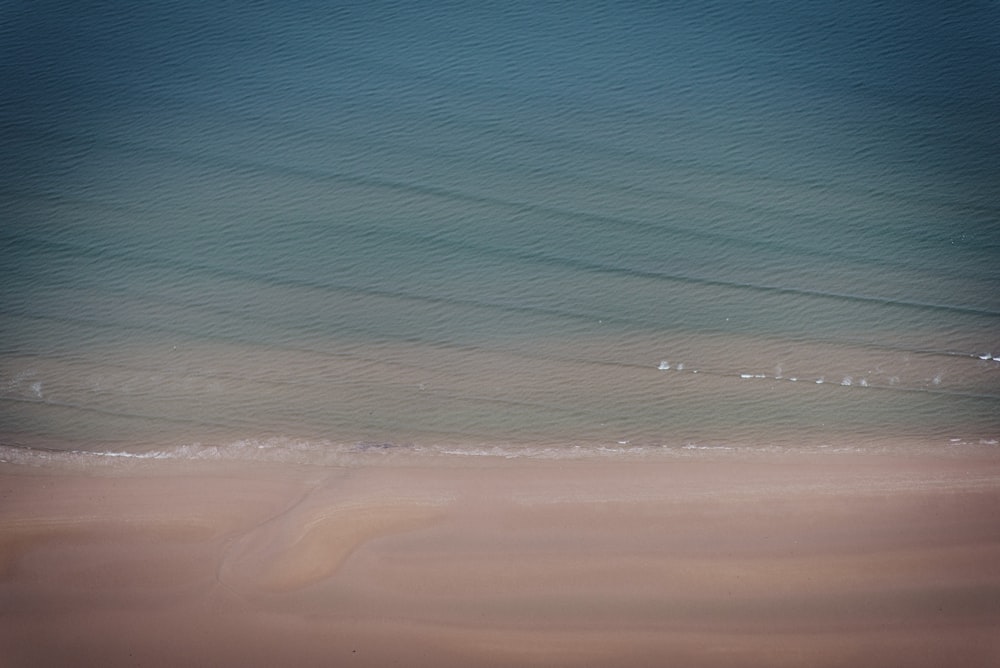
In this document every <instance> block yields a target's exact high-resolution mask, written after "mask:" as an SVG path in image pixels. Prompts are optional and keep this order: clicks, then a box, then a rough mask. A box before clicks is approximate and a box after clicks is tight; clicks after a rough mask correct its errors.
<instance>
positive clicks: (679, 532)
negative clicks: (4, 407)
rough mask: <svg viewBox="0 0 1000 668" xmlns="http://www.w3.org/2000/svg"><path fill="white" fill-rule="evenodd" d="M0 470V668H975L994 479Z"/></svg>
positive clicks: (999, 595) (983, 463)
mask: <svg viewBox="0 0 1000 668" xmlns="http://www.w3.org/2000/svg"><path fill="white" fill-rule="evenodd" d="M2 466H3V467H4V468H0V665H3V666H70V665H72V666H102V667H105V666H146V667H149V666H194V665H204V666H391V665H400V666H434V667H448V666H535V665H540V666H602V667H604V666H663V665H678V666H804V665H808V666H908V667H913V666H943V665H955V666H957V665H962V666H996V665H1000V456H998V455H996V454H989V453H987V454H984V455H977V456H974V457H962V458H958V457H953V458H933V457H929V456H923V457H910V458H901V457H895V458H880V457H877V456H874V455H828V456H806V455H783V456H779V455H773V456H758V457H748V458H744V459H742V460H739V461H734V460H726V459H702V460H695V459H692V460H678V461H648V462H614V463H612V462H610V461H589V462H587V461H575V462H557V461H537V460H515V461H505V460H492V459H483V460H477V461H474V462H473V461H471V460H469V461H463V462H458V463H456V462H454V461H447V462H445V461H429V462H428V464H427V465H424V466H421V465H406V466H401V465H384V464H383V465H378V466H370V467H365V466H360V467H355V468H344V469H335V468H305V467H296V466H290V465H278V464H252V465H251V464H240V465H236V464H231V463H230V464H224V463H211V464H209V463H204V462H200V463H199V462H188V463H177V462H160V461H145V462H141V463H136V464H134V465H130V466H128V467H124V468H122V467H119V468H111V467H108V469H107V470H101V469H99V468H98V469H95V470H89V471H87V472H85V473H80V472H78V471H77V472H74V471H72V470H69V469H66V470H61V469H59V468H58V467H55V468H47V469H33V468H30V467H26V466H20V465H18V466H15V465H12V464H6V465H2Z"/></svg>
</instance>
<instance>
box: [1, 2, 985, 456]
mask: <svg viewBox="0 0 1000 668" xmlns="http://www.w3.org/2000/svg"><path fill="white" fill-rule="evenodd" d="M210 4H211V3H210ZM473 4H474V3H473ZM938 4H939V3H916V4H907V5H906V6H905V7H904V6H899V8H897V7H896V6H895V5H894V4H890V5H879V4H873V3H847V4H840V5H837V7H828V6H827V4H826V3H809V2H805V3H803V2H794V3H792V2H789V3H771V4H769V5H768V6H767V7H766V8H762V7H754V6H749V7H747V8H734V7H731V6H730V3H696V4H695V5H692V6H690V7H687V6H676V7H674V6H672V5H670V4H669V3H668V4H666V5H648V6H647V5H633V4H614V5H605V4H600V3H586V4H583V5H581V6H577V7H572V8H570V7H562V6H552V7H550V8H548V9H538V8H536V7H534V6H533V5H527V4H525V5H517V4H515V5H507V4H505V5H504V6H502V7H500V6H497V7H493V8H481V9H474V8H469V7H467V6H466V5H465V4H463V3H459V4H456V5H446V4H434V5H433V7H430V6H427V5H423V6H420V5H414V6H410V5H405V4H369V3H359V4H357V5H340V6H338V8H336V9H333V8H331V7H329V6H328V5H327V4H326V3H315V4H310V3H296V4H294V5H291V4H281V3H274V4H273V5H271V4H267V3H261V4H256V5H254V6H253V7H236V6H228V5H214V4H212V6H211V7H204V6H202V4H201V3H183V2H176V3H159V4H157V5H156V6H155V7H147V8H132V9H129V10H127V11H124V12H122V11H112V10H111V8H108V7H102V6H94V7H88V8H83V7H81V6H79V5H75V4H74V5H66V6H62V5H60V3H40V4H37V5H31V6H30V7H29V6H22V7H18V6H13V7H8V8H7V9H5V10H3V11H4V13H5V14H6V16H5V17H4V21H3V24H4V28H2V30H3V33H2V39H0V49H2V53H0V56H2V57H0V62H2V63H3V64H2V65H0V73H2V75H0V76H2V77H3V79H4V80H5V81H6V82H7V85H6V86H5V87H6V88H7V90H8V92H9V94H7V95H5V99H4V100H3V101H0V142H2V147H3V150H2V151H0V173H2V174H3V176H2V177H0V217H2V227H0V249H2V250H0V435H2V439H3V443H5V444H7V445H20V446H31V447H38V448H50V449H58V450H70V449H84V450H97V451H107V452H136V453H138V452H147V451H156V452H161V451H166V450H164V449H167V450H170V449H173V451H177V452H180V451H185V452H189V451H190V448H201V449H202V450H199V452H203V451H204V449H205V448H209V449H210V448H230V449H233V448H235V450H236V451H240V452H242V451H252V450H255V449H256V450H268V451H270V450H273V449H277V450H282V449H285V450H287V449H289V448H292V449H294V448H307V449H309V448H311V449H314V450H324V449H327V450H336V449H343V448H348V449H352V448H353V449H368V448H373V447H374V446H378V449H384V448H386V447H389V446H393V447H397V446H398V447H401V446H408V447H410V448H411V449H418V450H419V449H422V448H426V449H438V450H444V451H449V452H450V451H465V452H476V453H479V452H493V453H497V452H499V453H510V452H543V451H544V452H547V453H553V452H563V451H565V452H571V451H572V452H581V451H584V452H596V451H601V452H613V453H620V452H630V451H633V452H641V451H646V450H648V449H657V448H666V449H677V450H682V449H684V448H689V449H691V448H727V447H746V448H763V447H781V448H794V447H847V446H849V447H859V448H877V447H882V445H884V444H885V443H887V442H894V443H900V444H902V445H901V447H908V446H907V444H913V447H918V444H919V446H921V447H922V446H929V447H937V446H942V447H947V446H948V444H955V443H962V444H967V443H977V444H979V443H986V444H995V442H996V440H997V439H998V438H1000V290H998V286H1000V195H998V193H1000V188H997V187H996V186H997V183H998V182H1000V179H998V168H997V165H998V164H1000V163H998V161H997V156H998V155H1000V150H998V149H1000V140H998V139H997V138H998V137H1000V112H998V109H1000V85H998V84H1000V70H998V67H997V63H998V62H1000V60H998V58H1000V39H998V37H997V35H1000V31H998V30H997V29H996V28H997V27H998V24H1000V13H998V11H997V9H996V8H995V7H993V6H992V5H989V4H981V5H976V6H971V5H970V6H963V7H961V8H954V9H944V8H941V7H939V6H937V5H938ZM184 448H188V450H184ZM533 448H534V449H533ZM241 449H242V450H241ZM463 449H464V450H463Z"/></svg>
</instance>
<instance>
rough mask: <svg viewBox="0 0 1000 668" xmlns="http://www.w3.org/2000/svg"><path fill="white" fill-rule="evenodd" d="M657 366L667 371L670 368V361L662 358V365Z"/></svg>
mask: <svg viewBox="0 0 1000 668" xmlns="http://www.w3.org/2000/svg"><path fill="white" fill-rule="evenodd" d="M656 368H657V369H659V370H660V371H667V370H668V369H670V363H669V362H667V360H661V361H660V366H658V367H656Z"/></svg>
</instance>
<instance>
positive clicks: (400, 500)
mask: <svg viewBox="0 0 1000 668" xmlns="http://www.w3.org/2000/svg"><path fill="white" fill-rule="evenodd" d="M443 504H444V501H443V500H433V499H427V498H423V499H422V498H420V497H409V498H407V497H397V498H392V497H391V496H388V497H385V496H377V495H372V496H371V498H368V499H364V498H361V499H353V500H345V499H344V495H343V491H342V490H337V489H334V488H331V487H329V486H326V485H321V486H318V487H316V488H314V489H313V490H311V491H310V492H308V493H307V494H306V495H305V496H304V497H303V498H302V499H301V500H299V501H297V502H296V503H295V504H294V505H292V506H291V507H290V508H288V509H287V510H285V511H283V512H282V513H280V514H279V515H277V516H276V517H273V518H270V519H268V520H266V521H265V522H262V523H261V524H259V525H257V526H255V527H253V528H252V529H250V530H249V531H247V532H246V533H245V534H244V535H243V536H242V537H240V538H239V539H238V540H236V541H235V542H234V543H233V544H232V545H231V546H230V548H229V549H228V550H227V552H226V554H225V556H224V558H223V561H222V564H221V566H220V569H219V579H220V581H221V582H223V583H225V584H227V585H229V586H232V587H235V588H237V589H238V590H241V591H252V590H267V591H284V590H293V589H299V588H302V587H305V586H307V585H310V584H314V583H317V582H319V581H321V580H324V579H326V578H329V577H331V576H333V575H334V574H335V573H336V572H337V570H338V569H339V568H340V566H341V565H342V564H343V562H344V561H345V560H346V559H347V558H348V557H349V556H350V554H351V553H352V552H353V551H354V550H355V549H356V548H357V547H358V546H360V545H362V544H363V543H365V542H366V541H368V540H371V539H373V538H376V537H378V536H380V535H384V534H391V533H397V532H400V531H407V530H413V529H417V528H420V527H421V526H425V525H426V524H427V523H429V522H431V521H432V520H433V519H434V518H436V517H440V516H441V515H442V513H443V509H442V505H443Z"/></svg>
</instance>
